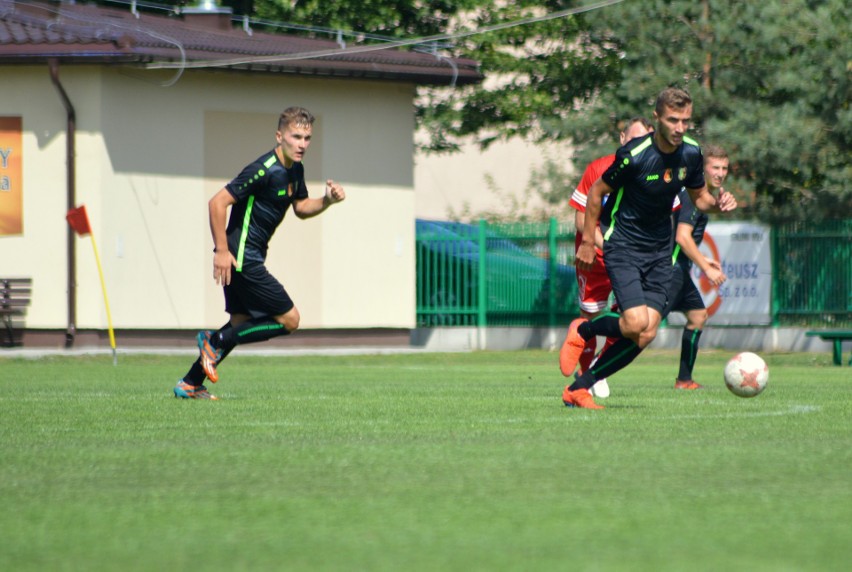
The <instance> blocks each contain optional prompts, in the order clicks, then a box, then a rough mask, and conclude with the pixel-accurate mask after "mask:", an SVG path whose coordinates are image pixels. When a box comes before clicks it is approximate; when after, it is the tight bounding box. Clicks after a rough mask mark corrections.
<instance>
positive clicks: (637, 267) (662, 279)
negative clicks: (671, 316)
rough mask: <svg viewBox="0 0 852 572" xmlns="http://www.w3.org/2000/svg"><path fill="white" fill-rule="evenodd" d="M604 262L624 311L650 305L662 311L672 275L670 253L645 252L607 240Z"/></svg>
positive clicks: (617, 299) (614, 291) (618, 301)
mask: <svg viewBox="0 0 852 572" xmlns="http://www.w3.org/2000/svg"><path fill="white" fill-rule="evenodd" d="M604 263H605V264H606V272H607V274H608V275H609V281H610V282H611V283H612V291H613V293H614V294H615V300H616V302H617V303H618V306H619V308H620V309H621V311H622V312H623V311H624V310H628V309H630V308H635V307H637V306H649V307H651V308H654V309H655V310H657V311H658V312H660V313H662V310H663V308H665V306H666V300H667V299H668V296H667V293H668V286H669V282H671V278H672V259H671V253H668V252H665V251H663V252H660V253H656V252H642V251H637V250H632V249H626V248H624V247H619V246H613V245H612V244H611V243H606V244H604Z"/></svg>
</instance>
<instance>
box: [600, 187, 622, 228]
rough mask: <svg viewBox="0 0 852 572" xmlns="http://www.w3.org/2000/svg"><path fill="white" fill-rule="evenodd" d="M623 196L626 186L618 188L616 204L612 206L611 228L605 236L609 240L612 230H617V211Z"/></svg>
mask: <svg viewBox="0 0 852 572" xmlns="http://www.w3.org/2000/svg"><path fill="white" fill-rule="evenodd" d="M623 196H624V187H621V188H620V189H618V194H617V195H615V206H614V207H612V215H611V216H610V221H611V223H610V225H609V228H608V229H607V231H606V234H605V235H604V237H603V238H604V240H609V237H610V235H611V234H612V231H614V230H615V213H617V212H618V206H619V205H620V204H621V197H623Z"/></svg>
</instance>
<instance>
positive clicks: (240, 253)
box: [174, 107, 346, 399]
mask: <svg viewBox="0 0 852 572" xmlns="http://www.w3.org/2000/svg"><path fill="white" fill-rule="evenodd" d="M313 123H314V116H313V115H312V114H311V113H310V112H309V111H308V110H307V109H304V108H302V107H289V108H287V109H285V110H284V111H283V112H282V113H281V116H280V118H279V119H278V130H277V131H276V133H275V139H276V143H277V144H276V146H275V148H274V149H273V150H272V151H270V152H268V153H266V154H265V155H262V156H261V157H259V158H258V159H257V160H255V161H254V162H252V163H251V164H250V165H248V166H247V167H245V168H244V169H243V171H242V172H241V173H240V174H239V175H238V176H237V178H235V179H234V180H233V181H231V182H230V183H228V184H227V185H225V187H224V188H223V189H221V190H220V191H219V192H218V193H216V195H214V196H213V198H212V199H210V202H209V211H210V230H211V232H212V234H213V243H214V245H215V247H214V253H215V254H214V257H213V279H214V280H216V283H217V284H221V285H222V286H223V289H224V292H225V311H226V312H227V313H228V314H230V316H231V317H230V320H229V321H228V323H227V324H225V325H224V326H222V327H221V328H220V329H219V330H218V331H215V332H214V331H210V330H206V331H202V332H199V333H198V336H197V338H196V339H197V342H198V349H199V354H200V355H199V358H198V359H197V360H196V362H195V363H194V364H192V367H190V369H189V371H188V372H187V374H186V375H185V376H184V377H183V378H182V379H181V380H179V381H178V384H177V385H176V386H175V388H174V393H175V397H182V398H190V399H216V397H215V396H213V395H211V394H210V392H209V391H207V388H206V387H205V386H204V385H203V382H204V379H205V378H208V379H210V381H212V382H214V383H215V382H216V381H217V380H218V379H219V375H218V373H217V371H216V366H217V365H218V364H219V363H221V362H222V360H223V359H225V357H226V356H227V355H228V354H229V353H230V352H231V350H233V349H234V347H236V346H237V345H238V344H246V343H253V342H260V341H264V340H268V339H270V338H273V337H276V336H284V335H287V334H290V333H292V332H294V331H295V330H296V329H297V328H298V327H299V318H300V316H299V311H298V309H297V308H296V306H295V305H294V304H293V301H292V300H291V299H290V296H289V294H287V291H286V290H285V289H284V286H282V285H281V283H280V282H278V280H276V279H275V277H274V276H272V275H271V274H270V273H269V271H268V270H267V269H266V266H265V261H266V251H267V249H268V247H269V239H270V238H272V234H273V233H274V232H275V229H277V228H278V225H280V224H281V221H283V220H284V215H285V214H286V213H287V210H288V209H289V208H290V206H291V205H292V206H293V212H294V213H295V214H296V216H297V217H299V218H301V219H304V218H310V217H313V216H316V215H318V214H320V213H321V212H323V211H324V210H325V209H327V208H328V207H329V206H330V205H332V204H334V203H338V202H340V201H342V200H343V199H345V198H346V194H345V193H344V191H343V187H341V186H340V185H339V184H337V183H335V182H334V181H332V180H328V181H327V182H326V189H325V195H323V197H322V198H310V197H309V196H308V189H307V187H306V186H305V173H304V168H303V166H302V158H303V157H304V154H305V151H307V149H308V146H309V145H310V143H311V135H312V132H313ZM229 208H230V209H231V215H230V219H229V220H227V226H226V224H225V223H226V216H227V212H228V209H229Z"/></svg>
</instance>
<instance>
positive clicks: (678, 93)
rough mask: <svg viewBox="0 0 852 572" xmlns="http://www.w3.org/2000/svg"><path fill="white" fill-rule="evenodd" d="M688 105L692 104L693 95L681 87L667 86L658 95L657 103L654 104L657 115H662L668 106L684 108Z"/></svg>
mask: <svg viewBox="0 0 852 572" xmlns="http://www.w3.org/2000/svg"><path fill="white" fill-rule="evenodd" d="M688 105H692V97H690V96H689V92H688V91H686V90H685V89H681V88H679V87H667V88H666V89H664V90H663V91H661V92H660V95H658V96H657V104H656V105H655V106H654V110H655V111H656V112H657V115H662V114H663V111H665V108H666V107H670V108H672V109H683V108H684V107H686V106H688Z"/></svg>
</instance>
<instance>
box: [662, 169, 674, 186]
mask: <svg viewBox="0 0 852 572" xmlns="http://www.w3.org/2000/svg"><path fill="white" fill-rule="evenodd" d="M663 180H664V181H665V182H667V183H671V182H672V170H671V169H666V172H665V173H663Z"/></svg>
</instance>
